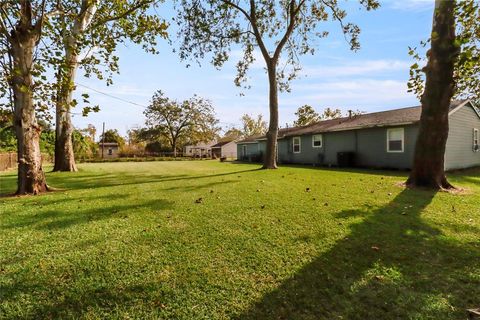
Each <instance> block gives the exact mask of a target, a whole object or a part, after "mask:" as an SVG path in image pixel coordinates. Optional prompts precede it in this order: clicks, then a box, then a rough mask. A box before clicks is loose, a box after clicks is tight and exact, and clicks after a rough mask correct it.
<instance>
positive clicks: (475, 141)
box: [473, 129, 480, 152]
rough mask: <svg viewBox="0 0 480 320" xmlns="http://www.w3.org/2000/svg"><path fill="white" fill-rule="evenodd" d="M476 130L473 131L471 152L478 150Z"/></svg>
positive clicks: (479, 147) (479, 148)
mask: <svg viewBox="0 0 480 320" xmlns="http://www.w3.org/2000/svg"><path fill="white" fill-rule="evenodd" d="M478 138H479V137H478V129H473V151H475V152H477V151H479V150H480V146H479V145H478Z"/></svg>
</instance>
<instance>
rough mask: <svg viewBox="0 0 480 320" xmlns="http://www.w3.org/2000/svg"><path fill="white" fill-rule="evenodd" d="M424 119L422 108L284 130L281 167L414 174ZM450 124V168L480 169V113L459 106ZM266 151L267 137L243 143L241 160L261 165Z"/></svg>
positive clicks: (453, 106)
mask: <svg viewBox="0 0 480 320" xmlns="http://www.w3.org/2000/svg"><path fill="white" fill-rule="evenodd" d="M420 114H421V107H419V106H417V107H411V108H403V109H396V110H390V111H383V112H375V113H369V114H362V115H357V116H353V117H345V118H339V119H334V120H325V121H320V122H317V123H314V124H311V125H308V126H303V127H294V128H284V129H280V130H279V136H278V153H277V157H278V162H279V163H298V164H313V165H326V166H358V167H373V168H396V169H410V168H411V167H412V163H413V154H414V149H415V143H416V140H417V135H418V128H419V121H420ZM449 123H450V130H449V136H448V140H447V146H446V153H445V169H446V170H452V169H461V168H468V167H474V166H480V146H479V139H480V136H479V135H480V133H479V130H480V110H479V109H478V108H477V107H476V106H475V105H474V104H473V103H472V102H471V101H468V100H464V101H454V102H452V104H451V106H450V113H449ZM265 148H266V137H265V136H259V137H251V138H247V139H244V140H242V141H238V142H237V154H238V159H240V160H245V161H261V160H262V158H263V156H264V154H265Z"/></svg>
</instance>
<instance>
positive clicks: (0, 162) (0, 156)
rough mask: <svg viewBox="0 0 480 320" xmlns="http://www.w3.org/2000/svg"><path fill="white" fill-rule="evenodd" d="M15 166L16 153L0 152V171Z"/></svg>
mask: <svg viewBox="0 0 480 320" xmlns="http://www.w3.org/2000/svg"><path fill="white" fill-rule="evenodd" d="M16 166H17V153H16V152H8V153H0V171H5V170H7V169H10V168H14V167H16Z"/></svg>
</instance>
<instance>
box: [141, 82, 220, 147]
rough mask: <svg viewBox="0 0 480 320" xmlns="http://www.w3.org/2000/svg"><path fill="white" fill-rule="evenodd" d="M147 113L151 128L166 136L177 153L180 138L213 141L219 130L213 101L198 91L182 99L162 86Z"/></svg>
mask: <svg viewBox="0 0 480 320" xmlns="http://www.w3.org/2000/svg"><path fill="white" fill-rule="evenodd" d="M144 114H145V117H146V122H145V123H146V125H147V127H148V129H149V131H151V132H154V133H156V134H158V135H161V136H163V137H164V138H165V139H167V140H168V142H169V143H170V145H171V147H172V151H173V153H174V155H175V156H176V152H177V147H178V144H179V142H183V143H197V142H201V141H205V142H206V141H211V140H213V139H214V138H215V137H216V136H217V134H218V132H219V130H220V128H219V127H218V120H217V119H216V117H215V110H214V108H213V105H212V103H211V102H210V101H209V100H207V99H203V98H201V97H199V96H197V95H194V96H193V97H192V98H190V99H188V100H184V101H182V102H179V101H176V100H172V99H170V98H168V97H166V96H165V94H164V93H163V92H162V91H161V90H159V91H157V92H156V93H155V94H154V96H153V98H152V102H151V104H150V105H149V106H148V108H147V109H146V110H145V112H144Z"/></svg>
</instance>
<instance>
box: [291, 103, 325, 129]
mask: <svg viewBox="0 0 480 320" xmlns="http://www.w3.org/2000/svg"><path fill="white" fill-rule="evenodd" d="M295 115H296V116H297V120H295V121H294V122H293V125H294V126H306V125H309V124H311V123H314V122H317V121H320V115H319V114H318V113H317V112H316V111H315V109H313V107H312V106H309V105H308V104H305V105H303V106H301V107H299V108H298V110H297V112H295Z"/></svg>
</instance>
